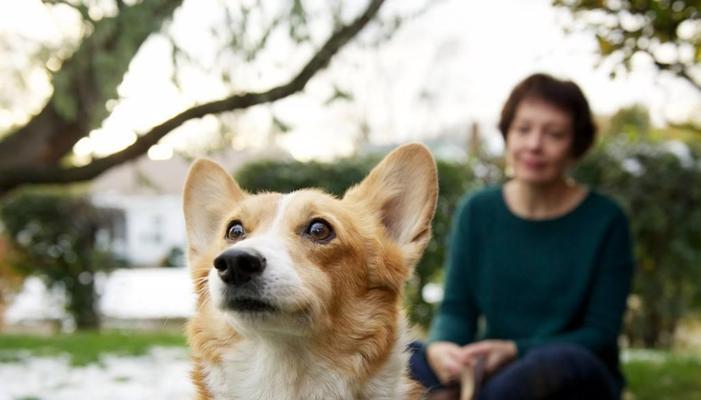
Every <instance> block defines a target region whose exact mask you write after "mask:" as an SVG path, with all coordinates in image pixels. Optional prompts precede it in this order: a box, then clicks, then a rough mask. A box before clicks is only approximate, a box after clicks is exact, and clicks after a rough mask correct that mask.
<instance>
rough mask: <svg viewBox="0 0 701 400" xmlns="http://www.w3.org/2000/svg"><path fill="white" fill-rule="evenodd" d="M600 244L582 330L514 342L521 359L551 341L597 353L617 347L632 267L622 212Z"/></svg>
mask: <svg viewBox="0 0 701 400" xmlns="http://www.w3.org/2000/svg"><path fill="white" fill-rule="evenodd" d="M602 243H603V245H602V249H601V252H600V257H599V258H598V260H599V263H598V264H597V266H596V268H597V270H596V272H595V276H594V279H593V282H592V288H591V291H590V297H589V300H588V302H587V306H586V311H585V314H584V320H583V323H582V325H581V327H580V328H578V329H575V330H572V331H570V332H565V333H563V334H559V335H556V336H551V337H534V338H528V339H521V340H516V346H517V348H518V354H519V355H520V356H521V355H524V354H526V353H527V352H528V351H529V350H530V349H532V348H534V347H537V346H540V345H543V344H547V343H552V342H568V343H574V344H578V345H581V346H583V347H585V348H587V349H589V350H591V351H592V352H594V353H597V354H603V353H606V352H607V351H610V350H611V349H615V348H616V343H617V341H618V335H619V332H620V330H621V324H622V320H623V314H624V312H625V309H626V301H627V298H628V294H629V292H630V286H631V281H632V276H633V264H634V262H633V256H632V250H631V240H630V233H629V231H628V221H627V219H626V217H625V215H624V214H623V213H622V212H620V211H619V212H618V214H617V215H616V216H615V217H614V218H612V222H611V224H610V225H609V227H608V229H607V231H606V233H605V237H604V238H603V240H602Z"/></svg>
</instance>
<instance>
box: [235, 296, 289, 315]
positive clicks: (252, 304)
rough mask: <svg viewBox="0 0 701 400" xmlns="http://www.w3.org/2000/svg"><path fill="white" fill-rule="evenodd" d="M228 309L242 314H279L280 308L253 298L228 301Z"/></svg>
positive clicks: (237, 298) (236, 298)
mask: <svg viewBox="0 0 701 400" xmlns="http://www.w3.org/2000/svg"><path fill="white" fill-rule="evenodd" d="M226 308H227V309H229V310H232V311H236V312H242V313H262V312H278V311H279V308H278V307H276V306H274V305H273V304H271V303H269V302H267V301H264V300H261V299H254V298H251V297H233V298H229V299H227V300H226Z"/></svg>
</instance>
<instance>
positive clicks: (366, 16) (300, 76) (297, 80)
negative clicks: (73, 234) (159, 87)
mask: <svg viewBox="0 0 701 400" xmlns="http://www.w3.org/2000/svg"><path fill="white" fill-rule="evenodd" d="M384 1H385V0H371V1H370V2H369V3H368V6H367V8H366V9H365V11H364V12H363V13H362V14H361V15H360V16H358V17H357V18H356V19H355V20H353V21H352V22H351V23H349V24H348V25H345V26H342V27H340V28H339V29H337V30H336V31H335V32H334V33H333V34H332V35H331V36H330V37H329V39H328V40H327V41H326V43H324V45H323V46H322V47H321V48H320V49H319V50H318V51H317V52H316V54H314V56H313V57H312V58H311V59H310V60H309V61H308V62H307V64H306V65H305V66H304V67H303V68H302V69H301V70H300V71H299V72H298V73H297V75H296V76H295V77H294V78H292V80H290V81H289V82H288V83H286V84H284V85H281V86H277V87H275V88H272V89H270V90H268V91H265V92H259V93H245V94H239V95H233V96H230V97H228V98H225V99H222V100H217V101H212V102H209V103H205V104H201V105H198V106H195V107H192V108H190V109H188V110H186V111H183V112H181V113H179V114H177V115H175V116H174V117H172V118H170V119H169V120H167V121H165V122H163V123H161V124H160V125H158V126H155V127H153V128H152V129H151V130H150V131H148V132H147V133H145V134H143V135H142V136H140V137H139V138H138V139H137V140H136V142H134V143H133V144H132V145H130V146H129V147H127V148H125V149H124V150H121V151H119V152H117V153H114V154H111V155H109V156H107V157H104V158H100V159H96V160H94V161H92V162H91V163H90V164H88V165H85V166H82V167H69V168H61V167H58V166H57V165H52V166H26V167H16V168H5V169H2V170H0V194H3V193H6V192H8V191H9V190H11V189H13V188H15V187H17V186H20V185H23V184H30V183H33V184H37V183H69V182H78V181H86V180H89V179H92V178H95V177H96V176H98V175H100V174H101V173H103V172H104V171H106V170H108V169H109V168H111V167H113V166H116V165H118V164H121V163H123V162H125V161H129V160H132V159H135V158H137V157H138V156H140V155H142V154H144V153H145V152H146V151H147V150H148V149H149V148H150V147H151V146H153V145H154V144H156V143H158V141H159V140H160V139H161V138H163V137H164V136H165V135H166V134H168V133H169V132H170V131H172V130H173V129H175V128H177V127H178V126H180V125H181V124H183V123H184V122H186V121H188V120H190V119H193V118H201V117H203V116H205V115H208V114H215V113H221V112H224V111H232V110H240V109H244V108H247V107H251V106H254V105H257V104H262V103H268V102H272V101H275V100H278V99H281V98H284V97H287V96H289V95H291V94H293V93H297V92H299V91H301V90H303V89H304V87H305V86H306V84H307V82H309V80H310V79H311V78H312V77H313V76H314V75H315V74H316V73H317V72H319V71H320V70H321V69H323V68H325V67H326V66H327V65H328V63H329V61H330V60H331V58H332V57H333V56H334V55H335V54H336V53H337V52H338V51H339V50H340V49H341V48H342V47H343V46H344V45H346V44H347V43H348V42H349V41H350V40H351V39H352V38H353V37H355V35H357V34H358V32H360V30H361V29H362V28H363V27H365V26H366V25H367V23H368V22H369V21H370V20H371V19H372V18H373V17H374V16H375V15H376V14H377V12H378V10H379V9H380V6H382V4H383V3H384Z"/></svg>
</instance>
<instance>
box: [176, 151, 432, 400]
mask: <svg viewBox="0 0 701 400" xmlns="http://www.w3.org/2000/svg"><path fill="white" fill-rule="evenodd" d="M437 196H438V182H437V174H436V165H435V161H434V159H433V157H432V156H431V153H430V152H429V151H428V149H427V148H426V147H425V146H423V145H421V144H408V145H404V146H401V147H399V148H397V149H396V150H394V151H392V152H391V153H390V154H389V155H387V156H386V157H385V158H384V159H383V160H382V162H380V164H378V165H377V166H376V167H375V168H374V169H373V170H372V171H371V172H370V174H369V175H368V176H367V177H365V179H364V180H363V181H362V182H360V183H359V184H358V185H356V186H354V187H352V188H350V189H349V190H348V191H347V192H346V193H345V194H344V196H343V198H336V197H334V196H331V195H328V194H326V193H323V192H321V191H319V190H316V189H303V190H299V191H295V192H292V193H289V194H280V193H259V194H249V193H246V192H245V191H243V190H242V189H241V188H240V187H239V186H238V184H237V183H236V181H235V180H234V179H232V177H231V176H230V175H229V174H228V173H227V172H226V171H224V169H222V168H221V167H220V166H219V165H218V164H216V163H214V162H212V161H208V160H198V161H196V162H195V163H194V164H193V165H192V167H191V169H190V172H189V174H188V177H187V180H186V183H185V189H184V195H183V202H184V212H185V221H186V227H187V240H188V248H187V259H188V264H189V267H190V268H191V272H192V279H193V281H194V287H195V291H196V294H197V303H196V304H197V306H196V307H197V310H196V313H195V315H194V316H193V318H192V319H191V320H190V321H189V323H188V327H187V334H188V341H189V344H190V347H191V349H192V357H193V364H194V366H193V372H192V379H193V383H194V385H195V388H196V390H197V395H198V399H222V400H223V399H227V400H228V399H242V400H253V399H266V400H267V399H271V400H272V399H275V400H301V399H304V400H313V399H318V400H322V399H323V400H329V399H368V400H375V399H416V398H420V397H421V396H422V395H423V391H422V390H421V387H420V385H419V384H417V383H415V382H414V381H412V380H411V379H410V378H409V377H408V358H409V355H408V354H407V353H406V351H405V349H406V346H407V344H408V337H407V332H406V325H407V324H406V322H405V317H404V315H403V313H402V311H401V309H402V299H401V297H402V291H403V287H404V284H405V282H406V281H407V279H409V277H410V276H411V274H412V271H413V267H414V265H415V264H416V263H417V261H418V260H419V258H420V257H421V255H422V254H423V251H424V248H425V247H426V244H427V243H428V241H429V239H430V236H431V221H432V219H433V215H434V212H435V208H436V199H437Z"/></svg>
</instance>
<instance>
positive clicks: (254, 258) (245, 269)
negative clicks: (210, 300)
mask: <svg viewBox="0 0 701 400" xmlns="http://www.w3.org/2000/svg"><path fill="white" fill-rule="evenodd" d="M265 265H266V260H265V257H263V255H262V254H260V253H259V252H258V251H256V250H254V249H250V248H243V249H229V250H227V251H225V252H223V253H221V254H220V255H219V256H218V257H217V258H215V259H214V268H216V269H217V272H218V274H219V278H221V280H222V281H224V283H226V284H227V285H234V286H240V285H243V284H245V283H248V282H249V281H251V280H252V279H254V278H256V277H259V276H261V275H262V274H263V271H264V270H265Z"/></svg>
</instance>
